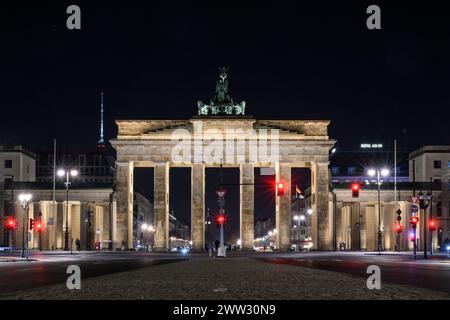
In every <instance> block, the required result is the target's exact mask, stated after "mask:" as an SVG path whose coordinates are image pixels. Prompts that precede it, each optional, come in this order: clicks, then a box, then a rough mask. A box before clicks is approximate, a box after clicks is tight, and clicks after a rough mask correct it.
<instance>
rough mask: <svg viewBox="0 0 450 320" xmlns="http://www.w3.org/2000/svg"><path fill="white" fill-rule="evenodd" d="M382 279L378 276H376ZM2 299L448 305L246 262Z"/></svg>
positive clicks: (164, 268)
mask: <svg viewBox="0 0 450 320" xmlns="http://www.w3.org/2000/svg"><path fill="white" fill-rule="evenodd" d="M381 277H382V275H381ZM0 298H2V299H169V300H171V299H174V300H175V299H202V300H203V299H230V300H234V299H346V300H347V299H450V296H449V295H447V294H445V293H441V292H435V291H430V290H425V289H420V288H415V287H408V286H403V285H395V284H389V283H384V282H383V279H382V288H381V290H369V289H367V287H366V279H365V278H362V277H356V276H352V275H346V274H341V273H337V272H331V271H324V270H318V269H311V268H304V267H298V266H289V265H279V264H272V263H266V262H263V261H259V260H255V259H252V258H249V257H242V258H233V259H217V258H216V259H212V258H206V257H196V258H193V259H190V260H186V261H181V262H177V263H172V264H166V265H158V266H154V267H148V268H142V269H137V270H132V271H127V272H121V273H114V274H110V275H105V276H99V277H95V278H90V279H86V280H82V288H81V290H68V289H67V288H66V286H65V284H59V285H53V286H50V287H42V288H39V289H33V290H28V291H23V292H16V293H14V294H9V295H8V296H3V297H1V296H0Z"/></svg>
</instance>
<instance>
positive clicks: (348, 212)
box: [336, 201, 438, 251]
mask: <svg viewBox="0 0 450 320" xmlns="http://www.w3.org/2000/svg"><path fill="white" fill-rule="evenodd" d="M410 207H411V203H410V202H408V201H398V202H397V204H395V203H394V202H393V201H389V202H382V203H381V207H380V209H381V225H382V226H383V238H382V247H383V249H384V250H395V249H396V244H397V239H396V237H397V233H396V230H395V228H394V227H395V224H396V223H397V221H396V217H397V214H396V211H397V209H400V210H401V211H402V221H401V224H402V225H403V226H404V229H403V232H402V234H401V235H400V250H412V248H413V244H412V242H411V241H410V239H409V232H408V231H409V229H410V227H409V219H410V217H411V212H410ZM336 209H337V215H336V218H337V219H336V225H337V232H336V241H337V243H338V244H339V243H340V242H344V243H345V244H346V249H348V250H368V251H375V250H377V228H378V223H379V222H378V203H377V202H373V201H371V202H342V201H340V202H338V203H337V205H336ZM419 215H420V220H419V221H420V222H422V221H423V210H420V212H419ZM420 222H419V224H418V225H417V239H419V244H420V247H422V245H423V223H420ZM437 245H438V243H437V233H436V232H434V234H433V248H435V249H436V248H437Z"/></svg>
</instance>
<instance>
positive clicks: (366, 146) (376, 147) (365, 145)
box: [361, 143, 383, 149]
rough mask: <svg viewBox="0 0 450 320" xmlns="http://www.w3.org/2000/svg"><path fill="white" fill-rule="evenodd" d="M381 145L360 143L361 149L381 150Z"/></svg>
mask: <svg viewBox="0 0 450 320" xmlns="http://www.w3.org/2000/svg"><path fill="white" fill-rule="evenodd" d="M382 148H383V144H381V143H361V149H382Z"/></svg>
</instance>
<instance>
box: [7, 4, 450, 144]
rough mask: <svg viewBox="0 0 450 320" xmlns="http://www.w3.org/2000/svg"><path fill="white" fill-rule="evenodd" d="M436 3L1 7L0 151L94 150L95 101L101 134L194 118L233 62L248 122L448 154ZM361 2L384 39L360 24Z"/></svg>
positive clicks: (449, 64)
mask: <svg viewBox="0 0 450 320" xmlns="http://www.w3.org/2000/svg"><path fill="white" fill-rule="evenodd" d="M312 2H314V3H315V4H314V5H313V4H311V3H312ZM13 3H14V4H13ZM306 3H307V4H306ZM443 3H444V2H443V1H427V2H422V4H414V3H411V2H410V1H390V4H388V3H385V2H380V1H376V2H373V1H370V2H367V1H358V2H356V1H333V2H331V1H329V2H323V1H307V2H306V1H289V2H288V1H286V2H284V1H271V2H267V3H266V2H262V1H208V2H202V1H192V2H190V1H183V2H181V1H180V2H177V1H167V0H164V1H145V2H144V1H127V2H120V3H111V2H110V1H70V2H67V1H54V2H48V1H34V2H33V3H30V4H27V3H26V2H16V1H14V2H10V3H9V4H5V1H2V2H1V4H0V13H1V18H0V20H1V21H0V37H1V48H0V58H1V59H0V105H1V109H0V110H1V116H0V143H1V144H4V143H7V144H13V143H16V144H24V145H26V146H27V147H28V148H30V149H32V150H38V149H43V148H49V149H50V148H51V147H52V140H53V138H56V139H57V140H58V142H59V144H60V145H61V146H64V147H65V148H72V147H75V146H76V147H86V146H92V147H95V145H96V142H97V139H98V131H99V128H98V127H99V124H98V122H99V101H100V92H101V91H104V92H105V121H106V123H105V126H106V128H105V129H106V132H105V133H106V137H107V138H112V137H114V135H115V134H116V127H115V123H114V120H115V119H167V118H170V119H172V118H173V119H187V118H190V117H191V116H192V115H194V114H195V113H196V111H197V107H196V102H197V100H200V99H201V100H203V101H209V99H210V98H211V96H212V94H213V93H214V88H215V81H216V79H217V75H218V67H220V66H229V67H230V71H229V81H230V93H231V95H232V97H233V98H234V100H235V101H241V100H245V101H246V102H247V113H249V114H251V115H253V116H255V117H256V118H259V119H269V118H270V119H291V118H292V119H330V120H332V125H331V127H330V136H331V137H332V138H334V139H337V140H338V147H339V148H341V149H351V148H354V147H355V146H357V145H358V144H359V143H360V142H377V143H378V142H381V143H385V144H388V143H390V142H391V141H392V140H393V139H395V138H396V139H399V141H401V143H400V146H399V147H400V148H401V149H403V150H406V151H411V150H412V149H413V148H416V147H420V146H421V145H423V144H449V143H450V134H449V132H450V130H449V115H450V111H449V110H450V108H449V105H450V90H449V88H450V19H449V18H448V10H446V8H445V7H443ZM70 4H77V5H79V6H80V7H81V11H82V30H81V31H70V30H68V29H67V28H66V19H67V16H68V15H67V14H66V8H67V6H68V5H70ZM370 4H378V5H379V6H380V7H381V10H382V30H374V31H372V30H368V29H367V28H366V19H367V17H368V15H367V14H366V8H367V6H368V5H370Z"/></svg>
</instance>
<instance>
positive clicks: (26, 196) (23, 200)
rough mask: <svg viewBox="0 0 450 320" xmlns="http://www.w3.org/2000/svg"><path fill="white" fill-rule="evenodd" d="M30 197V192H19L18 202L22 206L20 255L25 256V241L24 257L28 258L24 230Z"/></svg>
mask: <svg viewBox="0 0 450 320" xmlns="http://www.w3.org/2000/svg"><path fill="white" fill-rule="evenodd" d="M31 199H32V196H31V193H21V194H19V203H20V205H21V206H22V209H23V215H22V253H21V255H20V256H21V257H22V258H25V243H26V244H27V245H26V258H27V260H28V236H27V241H26V242H25V230H27V229H28V227H27V226H28V224H27V222H28V211H29V209H30V206H29V204H30V201H31Z"/></svg>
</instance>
